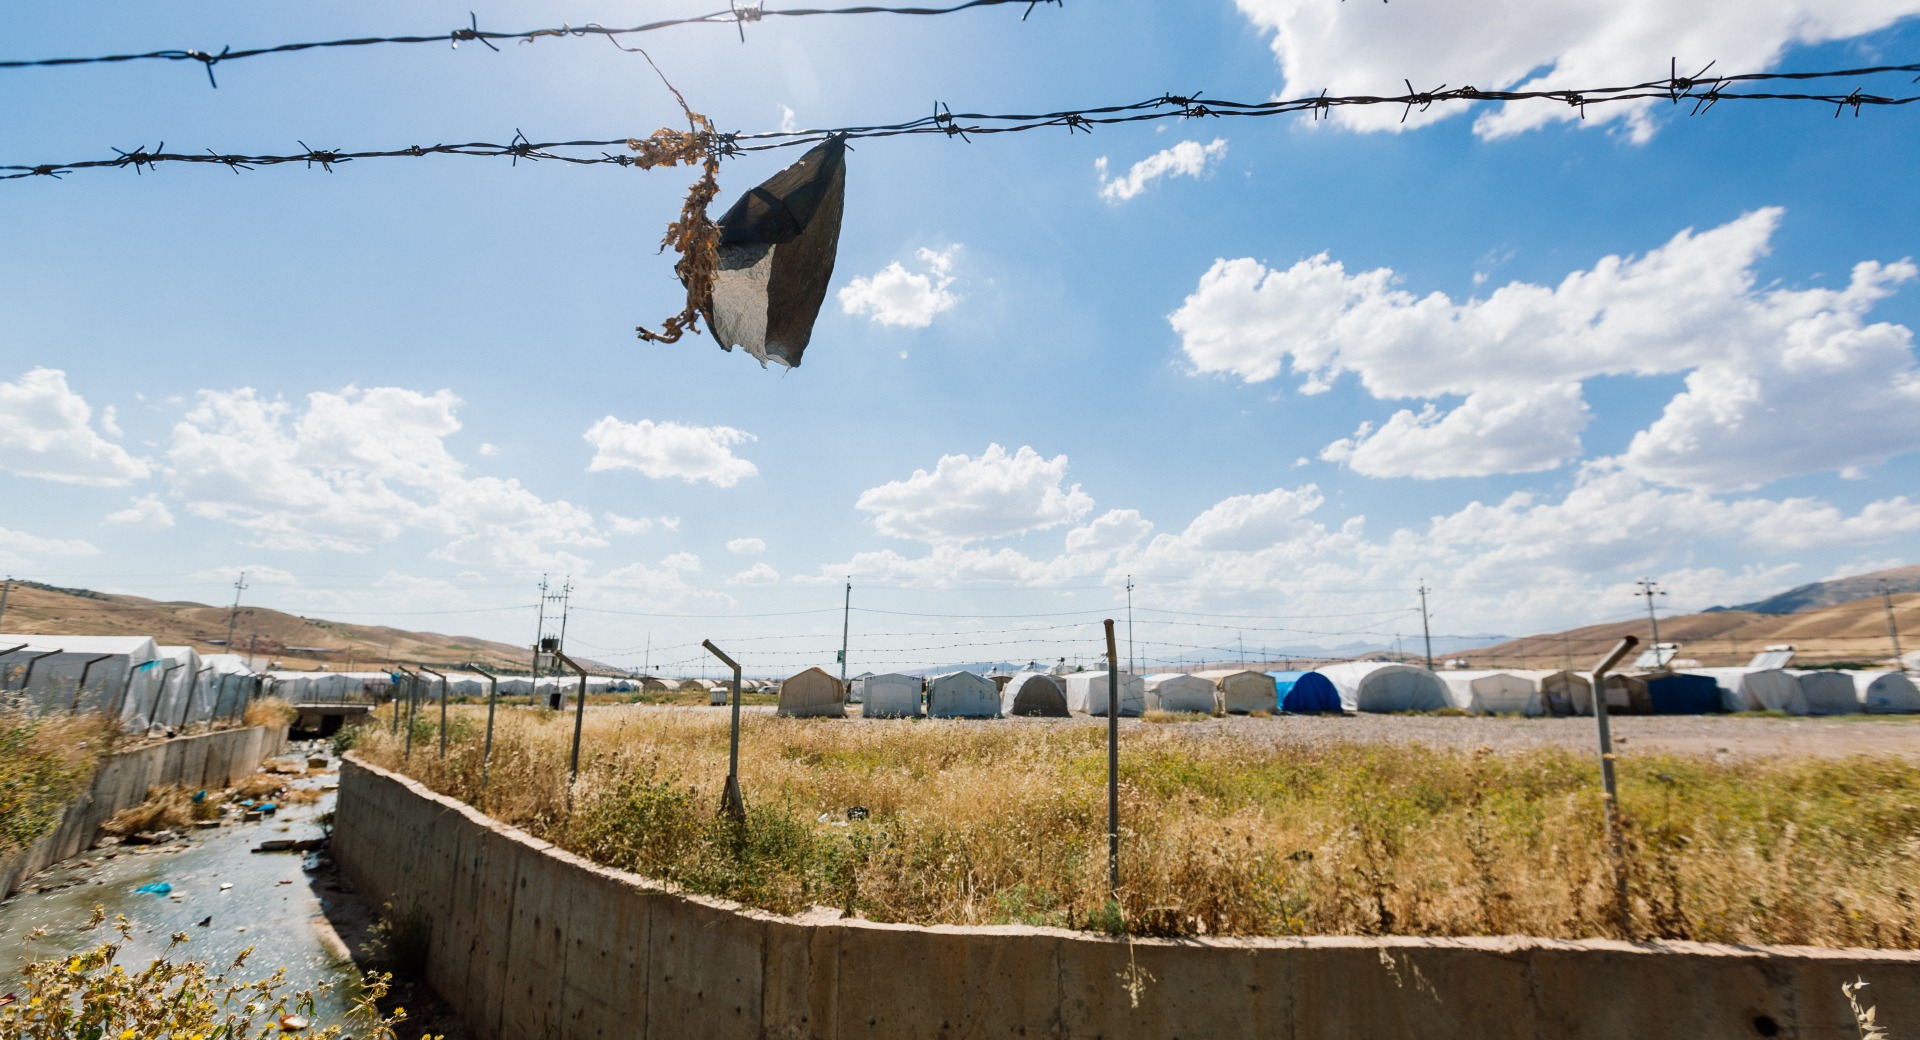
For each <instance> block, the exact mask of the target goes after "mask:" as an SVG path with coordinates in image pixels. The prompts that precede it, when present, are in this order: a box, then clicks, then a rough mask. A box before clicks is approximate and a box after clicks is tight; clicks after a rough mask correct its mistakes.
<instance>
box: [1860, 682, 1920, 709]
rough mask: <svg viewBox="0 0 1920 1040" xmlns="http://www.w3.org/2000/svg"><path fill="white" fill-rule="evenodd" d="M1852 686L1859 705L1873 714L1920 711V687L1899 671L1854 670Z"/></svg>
mask: <svg viewBox="0 0 1920 1040" xmlns="http://www.w3.org/2000/svg"><path fill="white" fill-rule="evenodd" d="M1853 688H1854V690H1855V691H1856V692H1858V694H1859V696H1860V706H1861V707H1862V708H1864V709H1866V710H1867V711H1868V712H1871V713H1872V714H1875V715H1906V714H1911V713H1914V712H1920V687H1915V686H1914V684H1913V680H1912V679H1909V678H1907V676H1906V675H1904V674H1902V673H1900V672H1855V673H1853Z"/></svg>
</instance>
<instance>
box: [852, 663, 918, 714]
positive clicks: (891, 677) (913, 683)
mask: <svg viewBox="0 0 1920 1040" xmlns="http://www.w3.org/2000/svg"><path fill="white" fill-rule="evenodd" d="M860 685H861V686H862V687H864V689H863V690H862V693H863V694H864V695H865V698H866V699H865V701H864V702H863V706H862V707H861V709H860V713H861V714H863V715H865V716H866V717H867V718H870V719H917V718H919V717H920V679H919V677H917V676H912V675H899V674H895V673H888V674H886V675H869V676H867V677H866V678H864V679H862V680H860Z"/></svg>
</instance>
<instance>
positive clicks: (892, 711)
mask: <svg viewBox="0 0 1920 1040" xmlns="http://www.w3.org/2000/svg"><path fill="white" fill-rule="evenodd" d="M1109 687H1113V688H1115V689H1116V690H1117V693H1118V707H1119V713H1120V714H1121V715H1123V716H1127V715H1139V714H1141V713H1142V712H1147V711H1169V712H1196V713H1203V714H1209V715H1211V714H1222V713H1225V714H1247V713H1250V712H1256V711H1262V712H1271V711H1274V710H1276V708H1277V705H1278V697H1277V694H1276V692H1275V689H1276V687H1275V680H1274V678H1273V676H1271V675H1268V674H1266V673H1264V672H1250V671H1209V672H1199V673H1195V674H1187V673H1172V672H1169V673H1164V674H1158V675H1146V676H1140V675H1131V674H1128V673H1124V672H1122V673H1118V674H1116V675H1115V676H1113V677H1112V678H1111V679H1110V678H1109V676H1108V673H1106V672H1073V673H1069V674H1066V675H1055V674H1052V673H1049V672H1043V671H1023V672H1016V673H1013V674H1011V675H1002V674H997V673H996V674H993V675H979V674H976V673H974V672H970V671H957V672H947V673H944V674H941V675H934V676H930V677H927V678H921V677H920V676H916V675H900V674H886V675H871V674H869V675H862V676H859V677H857V678H855V679H853V680H852V681H851V682H849V683H848V684H847V685H846V687H845V691H844V693H843V692H842V687H841V684H840V680H839V679H837V678H835V677H834V676H832V675H830V674H828V673H827V672H826V671H824V670H822V669H819V668H809V669H807V670H806V671H804V672H801V673H800V674H798V675H795V676H793V677H792V678H790V679H788V680H786V681H785V682H784V683H781V684H780V686H779V693H780V707H779V714H781V715H788V716H794V717H809V716H815V717H817V716H827V717H832V718H840V717H843V716H845V714H846V706H847V705H848V704H859V705H861V706H862V714H863V715H865V716H866V717H867V718H919V717H921V716H927V717H931V718H956V719H994V718H1011V717H1020V716H1028V717H1052V718H1065V717H1067V716H1069V715H1101V716H1104V715H1106V714H1107V712H1108V701H1109V698H1110V690H1109ZM716 703H718V702H716ZM1335 710H1337V708H1336V709H1335Z"/></svg>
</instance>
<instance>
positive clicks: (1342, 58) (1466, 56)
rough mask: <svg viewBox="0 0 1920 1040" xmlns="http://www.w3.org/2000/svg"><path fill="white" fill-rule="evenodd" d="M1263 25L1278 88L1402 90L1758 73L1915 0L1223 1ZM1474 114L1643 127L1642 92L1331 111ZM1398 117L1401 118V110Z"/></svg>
mask: <svg viewBox="0 0 1920 1040" xmlns="http://www.w3.org/2000/svg"><path fill="white" fill-rule="evenodd" d="M1236 2H1237V4H1238V5H1239V8H1240V11H1241V12H1242V13H1243V14H1244V15H1245V16H1246V17H1247V18H1248V19H1249V20H1250V21H1252V22H1253V24H1254V25H1255V26H1257V27H1259V28H1260V29H1262V30H1264V31H1267V32H1270V33H1272V34H1273V52H1274V55H1275V57H1277V58H1278V59H1279V63H1280V67H1281V70H1282V72H1283V74H1284V76H1285V80H1286V83H1285V86H1283V87H1282V88H1281V94H1282V96H1284V97H1289V98H1297V97H1306V96H1309V95H1313V94H1318V93H1320V91H1321V90H1322V89H1323V88H1324V89H1326V90H1328V91H1330V92H1331V93H1334V94H1396V95H1397V94H1402V93H1405V92H1406V89H1407V88H1406V82H1407V81H1408V80H1411V81H1412V84H1413V87H1414V89H1415V90H1431V89H1437V88H1439V87H1440V86H1442V85H1443V84H1444V85H1450V86H1460V85H1463V84H1472V85H1474V86H1477V87H1481V88H1483V89H1488V90H1494V89H1514V90H1536V89H1552V88H1575V89H1579V88H1589V87H1596V86H1617V85H1621V84H1628V83H1641V82H1646V81H1648V80H1655V79H1661V78H1663V77H1665V76H1666V75H1668V72H1669V61H1668V59H1669V57H1670V56H1672V57H1675V58H1676V59H1677V61H1678V63H1679V65H1680V69H1679V74H1680V75H1683V76H1688V75H1693V74H1695V73H1697V72H1699V71H1700V70H1701V69H1702V68H1703V67H1705V66H1706V65H1707V64H1708V63H1709V62H1713V63H1714V66H1713V72H1716V73H1738V72H1759V71H1763V70H1766V69H1768V68H1772V67H1774V65H1775V63H1776V62H1777V60H1778V59H1779V58H1780V56H1781V55H1782V54H1783V53H1784V52H1785V51H1786V50H1787V49H1788V48H1789V47H1792V46H1796V45H1802V44H1814V43H1823V42H1826V41H1830V40H1843V39H1849V38H1852V37H1856V36H1860V35H1863V34H1865V33H1870V32H1873V31H1875V30H1878V29H1883V28H1885V27H1887V26H1889V25H1892V24H1893V23H1894V22H1896V21H1898V20H1900V19H1901V18H1905V17H1908V16H1911V15H1914V14H1920V0H1852V2H1845V3H1836V2H1832V0H1772V2H1769V3H1753V2H1751V0H1690V2H1688V3H1674V2H1672V0H1610V2H1607V3H1594V2H1592V0H1457V2H1453V3H1444V4H1422V3H1396V4H1379V3H1348V4H1330V3H1326V2H1324V0H1236ZM1469 111H1473V112H1477V113H1478V115H1477V118H1476V119H1475V122H1474V131H1475V132H1476V133H1478V134H1479V135H1481V136H1483V137H1501V136H1505V135H1508V134H1514V133H1520V132H1522V131H1526V130H1531V129H1534V128H1537V127H1540V126H1544V125H1547V124H1550V123H1557V122H1570V121H1578V120H1580V119H1582V118H1583V117H1584V119H1585V120H1586V122H1587V123H1588V124H1590V125H1610V124H1616V123H1621V122H1624V124H1625V126H1626V127H1627V128H1628V131H1629V133H1630V134H1631V135H1632V136H1633V137H1634V139H1636V140H1645V139H1646V138H1647V137H1648V136H1650V135H1651V134H1652V132H1653V122H1652V113H1653V112H1654V111H1656V110H1655V109H1653V108H1651V107H1650V105H1649V104H1647V103H1632V102H1628V103H1620V104H1606V105H1590V106H1587V107H1586V108H1585V109H1584V110H1582V109H1579V108H1575V107H1573V106H1569V105H1564V104H1556V103H1553V102H1549V101H1539V102H1520V103H1516V104H1509V105H1505V106H1500V107H1494V106H1484V105H1476V106H1471V108H1470V107H1469V106H1465V105H1458V104H1442V105H1434V106H1432V107H1431V108H1429V109H1426V110H1425V111H1422V110H1421V109H1420V108H1418V107H1416V108H1414V109H1413V110H1412V111H1406V112H1403V110H1402V109H1401V108H1400V107H1398V106H1392V105H1375V106H1356V107H1351V108H1338V109H1335V110H1334V111H1333V122H1334V123H1335V125H1340V126H1346V127H1351V128H1354V129H1359V130H1388V131H1392V130H1401V129H1407V128H1413V127H1419V126H1425V125H1428V124H1430V123H1433V122H1435V121H1438V120H1441V119H1447V118H1450V117H1454V116H1459V115H1463V114H1466V113H1468V112H1469ZM1403 117H1404V120H1405V121H1404V122H1402V119H1403Z"/></svg>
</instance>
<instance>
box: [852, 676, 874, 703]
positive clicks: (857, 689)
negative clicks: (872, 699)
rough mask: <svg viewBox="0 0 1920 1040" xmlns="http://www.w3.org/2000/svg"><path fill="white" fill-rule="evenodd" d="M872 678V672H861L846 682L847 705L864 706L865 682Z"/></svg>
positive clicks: (865, 696)
mask: <svg viewBox="0 0 1920 1040" xmlns="http://www.w3.org/2000/svg"><path fill="white" fill-rule="evenodd" d="M871 678H873V673H872V672H861V673H860V674H859V675H856V676H853V677H852V678H850V679H848V680H847V703H848V704H865V703H866V702H867V680H868V679H871Z"/></svg>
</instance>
